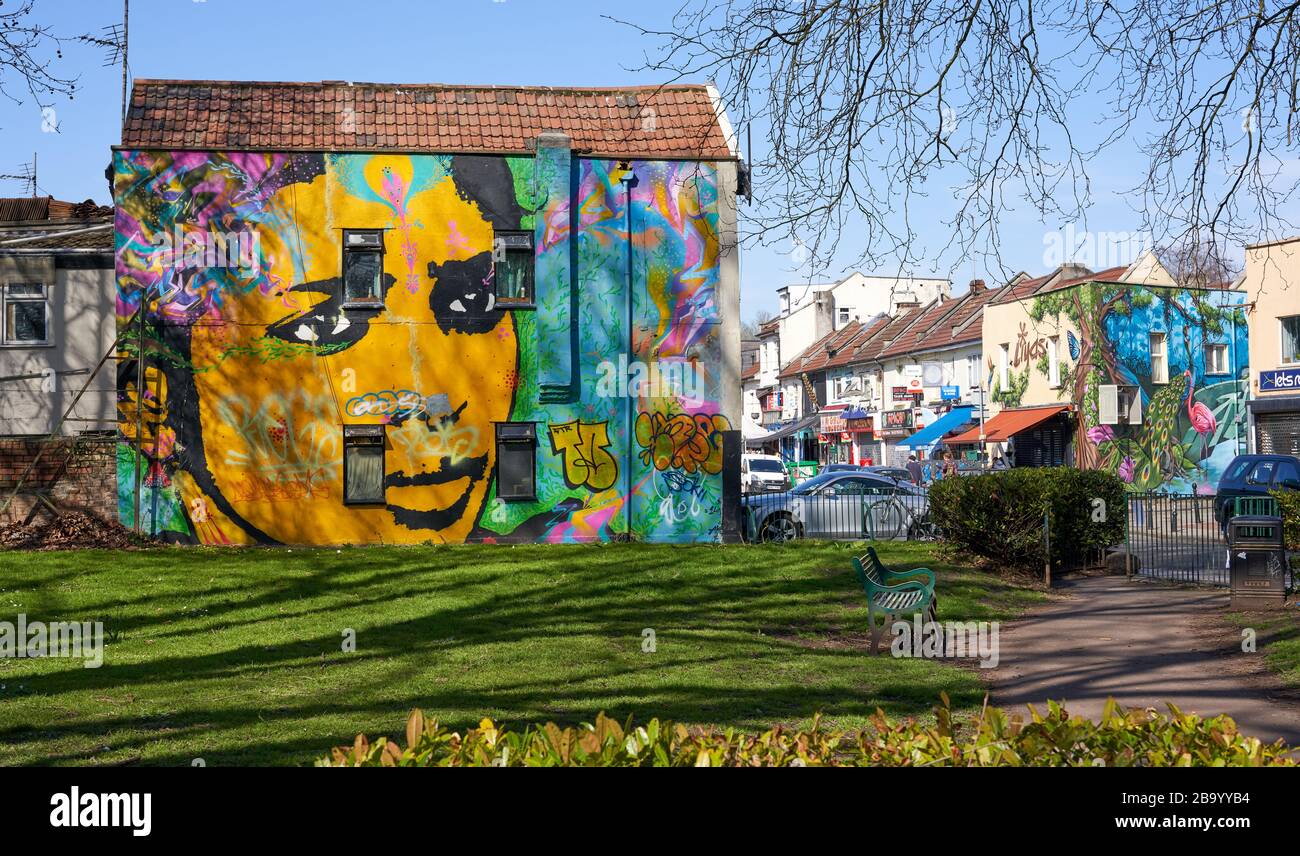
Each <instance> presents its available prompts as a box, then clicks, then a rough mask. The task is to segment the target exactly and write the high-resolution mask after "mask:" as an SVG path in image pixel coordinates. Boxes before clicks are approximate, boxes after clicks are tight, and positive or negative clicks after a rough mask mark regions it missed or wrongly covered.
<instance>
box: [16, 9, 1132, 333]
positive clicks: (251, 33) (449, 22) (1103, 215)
mask: <svg viewBox="0 0 1300 856" xmlns="http://www.w3.org/2000/svg"><path fill="white" fill-rule="evenodd" d="M38 5H39V6H41V7H42V8H43V12H42V13H41V14H42V15H44V16H45V20H47V21H49V23H51V24H54V25H56V27H57V28H58V29H60V30H62V31H64V32H74V33H78V32H91V33H98V32H99V31H100V29H101V28H103V27H106V26H109V25H111V24H114V23H118V22H120V20H121V2H120V0H41V2H40V3H39V4H38ZM677 5H678V4H677V2H676V0H670V2H668V3H640V4H628V3H612V2H595V0H504V2H497V0H425V1H424V2H416V1H415V0H405V1H404V2H401V1H399V0H367V2H363V3H358V2H337V0H313V2H307V0H202V2H197V0H132V3H131V7H132V8H131V73H132V75H133V76H137V77H142V78H143V77H150V78H181V79H184V78H200V79H261V80H328V79H341V80H360V81H375V82H398V83H410V82H441V83H479V84H535V85H577V86H615V85H623V84H651V83H658V82H660V80H659V79H658V78H656V77H653V76H649V75H647V74H646V73H643V72H638V71H635V70H634V69H635V68H636V67H637V66H638V65H639V64H640V63H641V61H642V58H643V54H644V53H645V52H647V51H653V50H654V48H655V45H654V44H652V43H649V42H647V41H645V40H643V39H642V37H640V36H639V35H638V34H637V33H636V32H635V31H634V30H632V29H630V28H628V27H626V26H624V25H621V24H618V23H615V22H613V21H610V20H607V19H606V18H604V17H602V16H603V15H612V16H615V17H622V18H628V19H632V20H635V21H637V22H638V23H642V24H644V25H646V26H648V27H649V26H663V25H665V24H667V22H668V20H669V18H670V16H671V12H672V11H673V10H674V9H675V8H676V7H677ZM56 12H57V18H56V17H54V16H55V13H56ZM103 59H104V56H103V53H102V52H101V51H98V50H96V49H93V48H89V47H84V46H71V47H69V48H68V49H66V50H65V51H64V60H63V62H62V65H61V66H60V68H61V69H63V70H65V73H67V74H80V84H81V86H82V90H81V92H80V93H78V95H77V96H76V98H75V100H74V101H72V102H68V101H66V100H64V101H61V102H56V111H57V114H56V118H57V123H58V127H59V131H58V133H49V132H45V131H43V125H48V123H47V122H43V120H42V115H41V112H40V111H39V109H38V108H37V107H36V106H35V105H34V104H32V103H30V102H29V103H27V104H24V105H21V106H20V105H15V104H12V103H9V102H0V173H12V172H16V171H17V170H18V169H19V168H20V166H21V165H22V164H23V163H26V162H28V161H30V160H31V158H32V153H33V152H35V153H36V154H37V157H38V172H39V182H40V192H41V193H45V194H51V195H53V196H55V197H58V198H62V199H68V200H74V201H79V200H81V199H85V198H87V197H93V198H94V199H95V200H96V201H97V202H100V203H107V202H108V201H109V196H108V189H107V183H106V181H105V179H104V168H105V166H106V165H107V164H108V162H109V156H110V153H109V147H110V146H111V145H113V144H114V143H116V142H117V141H118V139H119V124H118V116H119V111H120V100H121V96H120V88H121V78H120V70H119V69H118V68H105V67H102V62H103ZM1078 106H1079V110H1078V113H1077V115H1079V116H1080V117H1088V116H1095V115H1097V112H1096V111H1095V108H1096V107H1098V106H1099V105H1097V104H1088V103H1081V104H1080V105H1078ZM1081 121H1083V120H1081ZM754 146H755V155H756V156H760V155H761V151H760V149H759V147H760V140H759V137H758V135H757V134H756V135H755V139H754ZM1140 166H1141V164H1140V163H1139V162H1138V159H1137V158H1135V157H1124V156H1123V153H1122V152H1121V151H1116V152H1114V153H1112V154H1111V155H1109V156H1108V158H1107V159H1106V160H1101V161H1097V162H1095V163H1094V164H1093V166H1092V170H1091V178H1092V181H1093V185H1092V189H1093V198H1094V200H1095V203H1094V205H1093V206H1092V208H1091V209H1090V210H1089V212H1088V225H1089V226H1090V227H1091V228H1093V229H1100V230H1111V231H1120V230H1128V229H1134V228H1136V224H1137V220H1138V218H1137V217H1136V216H1135V215H1134V214H1133V212H1132V211H1131V210H1130V209H1129V204H1128V199H1127V198H1126V196H1125V193H1124V191H1125V190H1127V189H1128V188H1130V187H1132V186H1133V185H1134V184H1135V183H1136V182H1137V181H1138V180H1140ZM20 192H21V189H20V186H19V185H18V184H16V183H13V182H3V183H0V195H17V194H18V193H20ZM943 201H944V200H942V199H935V200H934V201H933V203H932V204H933V205H934V206H935V211H936V212H937V211H939V210H940V209H941V207H942V203H943ZM743 213H744V209H743V206H742V216H743ZM1064 225H1065V224H1061V223H1049V224H1044V223H1041V222H1039V220H1038V219H1037V217H1036V216H1035V215H1032V214H1031V213H1028V212H1016V211H1008V212H1006V214H1005V222H1004V224H1003V236H1004V241H1003V243H1002V245H1001V246H1000V247H999V251H1000V253H1001V257H1002V263H1003V264H1004V265H1006V266H1007V267H1009V268H1011V269H1013V270H1018V269H1025V270H1029V271H1030V272H1039V271H1042V270H1044V269H1045V266H1044V242H1043V238H1044V233H1045V231H1046V230H1056V229H1059V228H1061V227H1063V226H1064ZM1081 228H1082V227H1081ZM917 231H918V240H919V243H920V245H921V246H923V247H925V248H927V250H928V251H929V253H930V254H929V255H927V257H928V258H935V257H937V256H938V250H939V248H940V247H942V246H943V245H944V244H945V242H946V241H947V239H948V229H947V227H946V226H944V225H943V223H942V222H941V219H940V217H939V216H938V215H937V214H936V215H935V216H933V217H929V216H927V215H926V211H925V209H922V210H921V216H920V217H918V218H917ZM845 243H846V244H848V245H852V243H853V237H852V235H849V236H847V237H846V239H845ZM793 249H794V248H793V246H791V245H789V244H784V245H778V246H775V247H771V248H747V249H746V250H745V251H744V252H743V253H742V275H741V280H742V287H741V299H742V310H741V311H742V316H743V317H744V318H746V319H749V318H752V317H753V315H754V314H755V313H756V312H757V311H759V310H767V311H771V310H774V309H775V307H776V298H775V289H776V288H777V287H778V286H780V285H782V284H786V283H793V282H799V281H806V280H807V279H808V277H809V276H810V275H811V272H809V271H807V270H806V269H800V268H799V267H798V265H797V264H796V263H795V261H794V260H793V258H794V256H793V254H792V252H791V251H792V250H793ZM1097 266H1098V267H1100V266H1104V265H1097ZM839 272H840V271H839V270H838V269H835V270H832V271H830V272H829V273H828V274H827V275H825V276H820V277H816V278H818V279H830V278H834V275H835V274H837V273H839ZM864 272H865V273H882V274H893V273H898V272H899V270H898V269H897V267H896V266H895V267H893V268H892V269H891V268H890V267H889V266H884V267H882V268H877V269H875V270H868V271H864ZM911 272H912V273H915V274H917V275H921V276H945V277H950V278H952V280H953V282H954V285H955V290H956V291H958V292H960V291H962V290H964V288H965V285H966V283H967V282H968V281H969V280H970V279H972V278H975V277H984V278H986V279H988V280H989V282H990V284H991V285H992V284H996V283H998V282H1000V281H1001V274H1000V273H998V272H989V271H985V270H982V269H980V268H979V266H978V264H976V263H972V262H970V261H968V260H963V259H960V258H952V257H951V256H949V257H946V258H944V259H943V261H942V263H939V264H934V265H927V266H922V267H918V268H915V269H913V270H912V271H911Z"/></svg>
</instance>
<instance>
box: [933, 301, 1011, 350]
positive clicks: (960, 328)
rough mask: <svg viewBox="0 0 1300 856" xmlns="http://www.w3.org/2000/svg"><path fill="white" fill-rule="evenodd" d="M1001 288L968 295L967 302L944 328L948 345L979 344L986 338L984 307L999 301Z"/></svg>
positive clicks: (946, 322)
mask: <svg viewBox="0 0 1300 856" xmlns="http://www.w3.org/2000/svg"><path fill="white" fill-rule="evenodd" d="M1000 291H1002V289H1000V288H989V289H985V290H984V291H982V292H978V293H976V294H970V293H967V294H966V302H965V303H963V304H962V306H961V308H960V309H958V310H957V311H956V312H954V313H953V314H952V316H951V317H950V318H947V319H946V320H945V322H944V328H945V330H946V332H947V334H948V337H947V344H949V345H961V344H965V343H967V342H979V341H982V340H983V338H984V307H985V306H987V305H988V304H990V303H994V302H996V301H997V299H998V297H999V292H1000Z"/></svg>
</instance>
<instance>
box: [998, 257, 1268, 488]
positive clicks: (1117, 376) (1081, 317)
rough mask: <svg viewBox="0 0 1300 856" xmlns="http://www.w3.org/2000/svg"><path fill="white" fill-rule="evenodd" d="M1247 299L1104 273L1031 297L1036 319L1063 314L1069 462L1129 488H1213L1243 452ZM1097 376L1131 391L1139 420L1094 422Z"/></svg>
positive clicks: (1044, 369)
mask: <svg viewBox="0 0 1300 856" xmlns="http://www.w3.org/2000/svg"><path fill="white" fill-rule="evenodd" d="M1244 300H1245V296H1244V295H1243V294H1242V293H1240V292H1234V291H1207V290H1195V289H1180V288H1164V287H1152V286H1141V285H1133V284H1127V283H1104V282H1092V283H1087V284H1084V285H1080V286H1075V287H1071V288H1066V289H1061V290H1059V291H1055V292H1049V293H1047V294H1043V295H1039V296H1037V297H1035V298H1033V301H1032V303H1031V307H1030V311H1029V316H1030V318H1031V319H1033V321H1035V322H1039V321H1042V320H1043V319H1044V318H1051V317H1053V316H1055V317H1057V318H1058V319H1059V320H1060V321H1064V322H1067V323H1064V324H1062V326H1063V327H1065V328H1066V330H1065V335H1064V345H1065V350H1066V351H1068V359H1066V358H1065V355H1064V354H1063V355H1062V360H1061V366H1060V386H1061V390H1062V394H1061V398H1062V399H1063V400H1072V401H1074V402H1077V403H1078V424H1077V426H1076V430H1075V434H1074V462H1075V465H1076V466H1080V467H1084V468H1101V469H1106V470H1109V471H1111V472H1114V473H1116V474H1117V475H1119V477H1120V478H1121V479H1123V480H1124V482H1125V483H1126V484H1127V485H1128V486H1129V487H1130V488H1131V489H1133V490H1160V491H1171V492H1191V491H1196V492H1199V493H1213V492H1214V488H1215V485H1217V484H1218V482H1219V478H1220V477H1221V476H1222V474H1223V470H1224V468H1225V467H1226V466H1227V465H1228V464H1229V463H1230V462H1231V461H1232V459H1233V457H1234V456H1236V455H1237V454H1238V453H1239V452H1241V451H1244V449H1243V448H1242V438H1243V437H1244V430H1245V429H1244V424H1243V413H1244V408H1245V401H1246V392H1247V382H1248V381H1247V376H1248V370H1247V362H1248V354H1247V330H1246V317H1245V308H1244ZM1153 333H1154V334H1160V335H1161V336H1163V348H1164V360H1165V363H1166V366H1167V368H1166V375H1167V381H1165V382H1159V383H1157V382H1156V381H1155V380H1153V377H1152V374H1153V368H1152V366H1153V356H1152V334H1153ZM1022 338H1024V337H1022ZM1028 338H1029V339H1031V340H1032V339H1033V336H1032V335H1031V336H1029V337H1028ZM1017 348H1018V350H1017V353H1018V352H1019V349H1021V348H1024V349H1025V351H1024V352H1025V354H1027V355H1028V356H1027V358H1026V359H1027V361H1030V362H1033V365H1034V368H1035V370H1036V371H1037V372H1038V373H1039V374H1040V375H1042V376H1046V375H1047V373H1048V360H1047V357H1046V355H1039V354H1037V352H1036V351H1034V344H1033V342H1032V341H1031V342H1028V343H1026V342H1023V341H1022V342H1019V343H1018V344H1017ZM1211 354H1213V356H1212V357H1211ZM1034 357H1037V359H1036V361H1034V360H1033V358H1034ZM1207 359H1213V360H1215V361H1217V362H1218V364H1217V365H1215V364H1211V365H1207ZM1026 368H1028V366H1026ZM1104 384H1116V385H1119V386H1123V387H1130V388H1134V389H1136V390H1137V394H1138V395H1139V396H1140V398H1141V410H1142V418H1141V423H1140V424H1135V425H1124V424H1119V425H1110V424H1105V425H1103V424H1101V422H1100V417H1099V401H1098V393H1099V388H1100V387H1101V386H1102V385H1104ZM1023 387H1024V384H1023V383H1022V384H1020V385H1019V388H1018V392H1023Z"/></svg>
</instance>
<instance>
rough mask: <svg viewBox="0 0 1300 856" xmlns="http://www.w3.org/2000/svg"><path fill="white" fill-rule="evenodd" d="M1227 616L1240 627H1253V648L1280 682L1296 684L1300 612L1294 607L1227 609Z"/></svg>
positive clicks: (1299, 668) (1299, 663)
mask: <svg viewBox="0 0 1300 856" xmlns="http://www.w3.org/2000/svg"><path fill="white" fill-rule="evenodd" d="M1228 618H1229V619H1230V620H1231V621H1233V622H1234V623H1235V624H1237V625H1238V626H1240V627H1243V628H1245V627H1250V628H1252V629H1254V631H1255V644H1256V646H1257V647H1256V650H1258V651H1259V652H1260V653H1262V654H1263V655H1264V657H1265V662H1266V663H1268V666H1269V668H1271V669H1272V670H1273V671H1275V672H1277V674H1278V677H1279V679H1280V680H1281V682H1282V685H1283V686H1286V687H1291V688H1300V615H1298V614H1297V612H1296V610H1295V609H1294V608H1290V607H1289V608H1287V609H1285V610H1281V611H1278V612H1276V613H1267V612H1252V613H1249V614H1247V613H1240V612H1238V613H1229V615H1228Z"/></svg>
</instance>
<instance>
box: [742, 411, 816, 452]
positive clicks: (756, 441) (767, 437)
mask: <svg viewBox="0 0 1300 856" xmlns="http://www.w3.org/2000/svg"><path fill="white" fill-rule="evenodd" d="M820 419H821V416H820V415H819V414H817V413H814V414H813V415H811V416H805V417H804V418H802V419H800V420H799V421H797V422H791V423H790V424H789V425H785V426H783V427H781V428H778V429H776V430H775V431H771V432H769V433H767V434H764V435H763V436H761V437H746V438H745V445H747V446H760V445H762V444H763V443H770V442H772V441H773V440H782V439H784V438H786V437H789V436H791V435H793V434H797V433H798V432H800V431H803V430H805V429H808V428H813V429H814V430H815V426H816V425H817V423H818V421H819V420H820Z"/></svg>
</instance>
